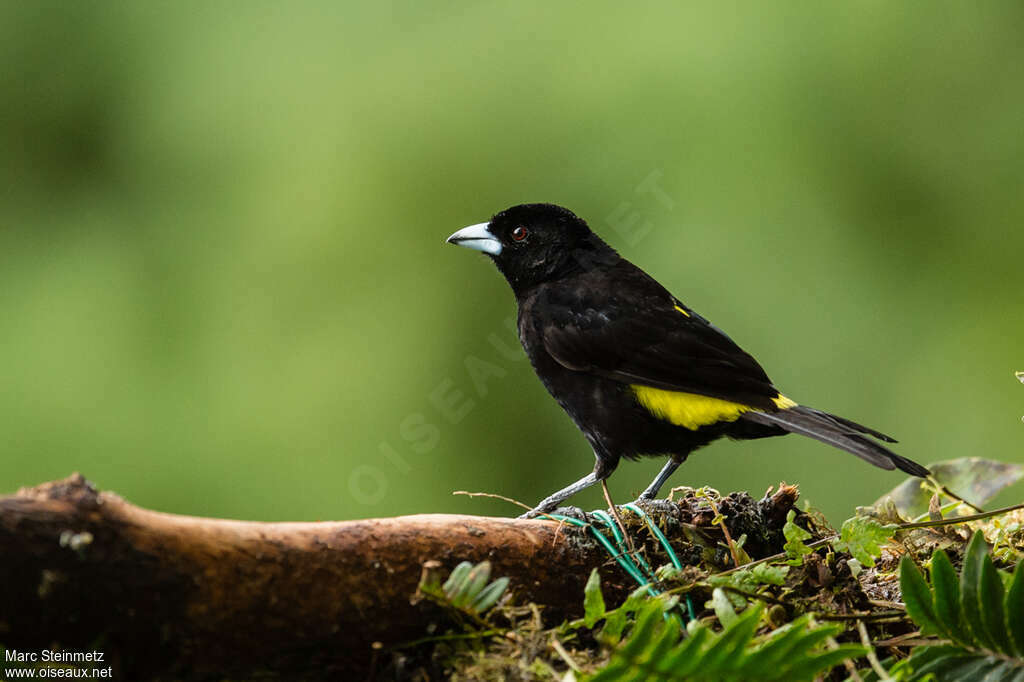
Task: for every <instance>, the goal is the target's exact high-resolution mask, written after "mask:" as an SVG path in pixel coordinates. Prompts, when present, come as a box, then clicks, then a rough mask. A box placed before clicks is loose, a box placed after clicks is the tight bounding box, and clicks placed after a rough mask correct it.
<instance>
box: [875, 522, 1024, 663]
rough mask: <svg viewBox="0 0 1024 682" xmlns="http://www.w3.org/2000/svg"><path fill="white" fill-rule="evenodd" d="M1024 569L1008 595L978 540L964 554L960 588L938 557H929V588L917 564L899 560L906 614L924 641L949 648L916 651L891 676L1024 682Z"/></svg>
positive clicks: (950, 569) (1015, 576)
mask: <svg viewBox="0 0 1024 682" xmlns="http://www.w3.org/2000/svg"><path fill="white" fill-rule="evenodd" d="M1022 565H1024V564H1018V566H1017V569H1016V570H1015V571H1014V573H1013V576H1012V577H1010V578H1009V588H1008V589H1007V588H1005V587H1004V579H1003V577H1002V576H1001V575H1000V573H999V571H998V570H997V569H996V567H995V564H993V563H992V557H991V556H989V553H988V546H987V545H986V544H985V538H984V536H983V535H982V534H981V532H976V533H975V534H974V537H972V538H971V541H970V543H969V544H968V546H967V552H966V554H965V555H964V562H963V568H962V569H961V572H960V580H959V581H957V580H956V576H955V574H954V572H953V565H952V564H951V563H950V561H949V557H947V556H946V553H945V552H943V551H942V550H936V551H935V553H934V554H933V555H932V560H931V573H932V576H931V577H932V583H931V586H929V585H928V583H927V582H925V580H924V578H923V577H922V575H921V573H920V571H919V570H918V569H917V566H916V565H915V564H914V561H913V560H912V559H911V558H910V557H909V556H904V557H903V560H902V561H901V562H900V589H901V590H902V591H903V601H904V602H905V603H906V605H907V613H908V614H909V615H910V617H911V619H913V621H914V622H915V623H916V624H917V625H918V626H919V627H920V628H921V632H922V633H924V634H926V635H936V636H938V637H940V638H942V640H947V641H948V642H950V643H949V644H946V643H942V642H940V643H937V644H935V645H931V646H921V647H918V648H916V649H915V650H914V653H913V654H912V655H911V656H910V658H908V659H907V660H905V661H902V662H900V663H898V664H897V665H895V666H893V669H892V671H893V673H894V675H895V674H897V673H898V674H899V675H901V677H899V679H905V680H908V681H911V680H924V679H932V680H935V681H936V682H944V681H950V682H952V681H954V680H956V681H959V680H975V679H979V680H980V679H985V680H992V681H993V682H994V681H996V680H1024V647H1022V646H1021V645H1022V643H1024V569H1022V568H1021V566H1022Z"/></svg>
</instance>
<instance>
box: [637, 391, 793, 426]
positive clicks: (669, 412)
mask: <svg viewBox="0 0 1024 682" xmlns="http://www.w3.org/2000/svg"><path fill="white" fill-rule="evenodd" d="M630 388H632V389H633V394H634V395H635V396H636V399H637V401H638V402H639V403H640V404H641V405H643V406H644V407H645V408H647V410H648V411H650V413H651V414H653V415H654V416H655V417H658V418H659V419H664V420H666V421H668V422H671V423H672V424H675V425H676V426H682V427H683V428H686V429H690V430H691V431H696V430H697V429H698V428H700V427H702V426H708V425H709V424H717V423H718V422H734V421H736V420H737V419H739V418H740V415H741V414H743V413H744V412H750V411H755V410H757V408H756V407H751V406H750V405H744V404H742V403H734V402H731V401H729V400H722V399H721V398H711V397H709V396H706V395H698V394H696V393H683V392H682V391H666V390H664V389H660V388H652V387H651V386H642V385H640V384H630ZM772 402H774V403H775V404H776V405H777V406H778V407H779V409H782V410H784V409H787V408H790V407H796V403H795V402H793V401H792V400H790V399H789V398H787V397H786V396H784V395H782V394H779V397H778V398H773V399H772Z"/></svg>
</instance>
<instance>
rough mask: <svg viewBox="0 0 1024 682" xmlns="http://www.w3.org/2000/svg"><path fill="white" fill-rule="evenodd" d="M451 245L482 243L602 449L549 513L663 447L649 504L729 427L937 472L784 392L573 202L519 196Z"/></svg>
mask: <svg viewBox="0 0 1024 682" xmlns="http://www.w3.org/2000/svg"><path fill="white" fill-rule="evenodd" d="M448 242H449V243H452V244H457V245H459V246H465V247H467V248H470V249H475V250H477V251H482V252H484V253H485V254H487V255H488V256H490V258H491V260H493V261H494V264H495V265H497V266H498V270H500V271H501V274H503V275H504V276H505V279H506V280H508V283H509V284H510V285H511V286H512V291H513V292H514V293H515V297H516V303H517V304H518V307H519V340H520V341H521V342H522V344H523V348H524V349H526V354H527V356H529V358H530V362H531V363H532V364H533V368H534V370H535V371H536V372H537V376H539V377H540V380H541V381H542V382H543V383H544V386H545V387H546V388H547V389H548V392H549V393H551V395H552V397H554V399H555V400H556V401H558V404H559V405H561V406H562V409H564V410H565V411H566V412H567V413H568V414H569V416H570V417H571V418H572V420H573V421H574V422H575V423H576V426H577V427H579V429H580V430H581V431H582V432H583V435H584V436H585V437H586V439H587V441H589V443H590V446H591V447H592V448H593V449H594V456H595V457H596V458H597V462H596V463H595V465H594V470H593V472H591V473H590V474H587V475H586V476H584V477H583V478H582V479H580V480H579V481H577V482H576V483H573V484H572V485H570V486H567V487H566V488H563V489H562V490H559V491H558V492H556V493H554V494H552V495H550V496H548V497H546V498H544V499H543V500H542V501H541V502H540V503H539V504H538V505H537V506H536V507H535V508H534V509H533V510H532V511H530V512H528V513H527V514H524V517H529V516H536V515H537V514H540V513H543V512H547V511H550V510H552V509H554V508H555V507H557V506H558V505H559V504H560V503H561V502H562V501H564V500H565V499H566V498H568V497H570V496H571V495H574V494H576V493H578V492H579V491H581V490H583V489H585V488H587V487H589V486H591V485H594V484H595V483H597V482H599V481H602V480H604V479H605V478H607V477H608V476H609V475H611V473H612V472H613V471H614V470H615V467H616V466H617V465H618V463H619V459H620V458H622V457H626V458H629V459H636V458H637V457H639V456H641V455H654V456H657V455H663V456H664V455H667V456H668V457H669V460H668V462H667V463H666V464H665V466H664V468H663V469H662V470H661V472H660V473H659V474H658V475H657V477H656V478H655V479H654V481H653V482H652V483H651V484H650V485H649V486H648V487H647V489H646V490H644V491H643V493H641V495H640V498H641V499H653V498H654V497H655V496H656V495H657V494H658V491H659V490H660V489H661V486H662V484H664V483H665V481H666V480H667V479H668V477H669V476H671V475H672V472H674V471H675V470H676V468H677V467H678V466H679V465H680V464H682V463H683V461H684V460H686V458H687V456H688V455H689V454H690V453H691V452H693V451H694V450H696V449H697V448H700V447H702V446H704V445H707V444H708V443H710V442H711V441H713V440H715V439H717V438H721V437H722V436H728V437H729V438H733V439H738V440H744V439H751V438H763V437H765V436H779V435H783V434H786V433H798V434H800V435H802V436H808V437H810V438H815V439H817V440H820V441H821V442H823V443H827V444H829V445H832V446H834V447H837V448H839V449H840V450H845V451H846V452H850V453H852V454H854V455H857V456H858V457H860V458H861V459H863V460H866V461H868V462H871V463H872V464H874V465H875V466H878V467H881V468H883V469H895V468H898V469H901V470H903V471H905V472H907V473H908V474H913V475H914V476H922V477H924V476H928V473H929V472H928V470H927V469H925V468H924V467H923V466H921V465H920V464H917V463H916V462H912V461H911V460H909V459H907V458H905V457H901V456H900V455H897V454H896V453H894V452H892V451H891V450H889V449H888V448H886V447H885V446H883V445H880V444H879V443H878V442H876V441H875V440H873V439H878V440H882V441H885V442H887V443H894V442H895V441H894V440H893V439H892V438H890V437H889V436H886V435H885V434H882V433H879V432H878V431H875V430H873V429H869V428H867V427H865V426H861V425H860V424H857V423H855V422H852V421H850V420H848V419H843V418H842V417H837V416H835V415H832V414H828V413H826V412H822V411H820V410H816V409H814V408H813V407H807V406H805V405H799V404H797V403H796V402H794V401H793V400H790V399H789V398H787V397H786V396H785V395H783V394H782V393H780V392H779V391H778V389H776V388H775V386H774V385H772V382H771V380H770V379H769V378H768V375H767V374H765V372H764V370H763V369H761V366H760V365H759V364H758V363H757V361H756V360H755V359H754V358H753V357H751V356H750V355H749V354H747V353H746V352H745V351H744V350H743V349H741V348H740V347H739V346H737V345H736V344H735V343H734V342H733V340H732V339H730V338H729V337H728V336H726V335H725V333H724V332H722V331H721V330H720V329H718V328H717V327H715V326H714V325H713V324H711V323H710V322H708V321H707V320H706V319H704V318H703V317H701V316H700V315H698V314H697V313H696V312H694V311H693V310H691V309H690V308H688V307H687V306H685V305H684V304H683V303H682V302H681V301H680V300H679V299H678V298H676V297H675V296H673V295H672V294H670V293H669V292H668V291H667V290H666V289H665V288H664V287H663V286H661V285H660V284H658V282H656V281H655V280H654V279H653V278H652V277H651V276H650V275H648V274H647V273H646V272H644V271H643V270H641V269H640V268H638V267H636V266H635V265H633V264H632V263H630V262H629V261H627V260H626V259H625V258H622V257H621V256H620V255H619V254H618V253H616V251H615V250H614V249H612V248H611V247H610V246H608V245H607V244H606V243H605V242H604V241H602V240H601V238H600V237H598V236H597V235H596V234H594V233H593V232H591V231H590V228H589V227H587V224H586V223H585V222H584V221H583V220H581V219H580V218H578V217H576V215H575V214H573V213H572V212H571V211H569V210H567V209H565V208H562V207H560V206H555V205H553V204H523V205H520V206H513V207H512V208H509V209H507V210H505V211H502V212H501V213H498V214H497V215H495V216H494V217H493V218H492V219H491V220H490V222H488V223H480V224H478V225H471V226H469V227H466V228H464V229H461V230H459V231H458V232H456V233H455V234H453V235H452V236H450V237H449V238H448Z"/></svg>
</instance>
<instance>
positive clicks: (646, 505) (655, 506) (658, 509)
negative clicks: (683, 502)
mask: <svg viewBox="0 0 1024 682" xmlns="http://www.w3.org/2000/svg"><path fill="white" fill-rule="evenodd" d="M633 504H635V505H636V506H638V507H640V508H641V509H643V510H644V511H645V512H654V513H656V514H668V513H671V512H674V511H676V509H677V507H676V504H675V502H672V501H671V500H667V499H657V498H654V497H647V496H645V495H640V497H638V498H636V499H635V500H633Z"/></svg>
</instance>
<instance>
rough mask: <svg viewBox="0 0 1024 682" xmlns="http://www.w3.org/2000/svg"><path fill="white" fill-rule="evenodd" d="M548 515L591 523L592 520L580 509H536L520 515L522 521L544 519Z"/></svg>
mask: <svg viewBox="0 0 1024 682" xmlns="http://www.w3.org/2000/svg"><path fill="white" fill-rule="evenodd" d="M548 514H559V515H561V516H568V517H569V518H573V519H577V520H579V521H584V522H587V523H589V521H590V519H589V518H588V517H587V513H586V512H585V511H583V510H582V509H580V508H579V507H559V508H558V509H553V510H552V509H548V510H545V509H541V508H540V507H535V508H533V509H531V510H530V511H528V512H526V513H525V514H522V515H520V516H519V517H518V518H520V519H535V518H537V517H543V516H546V515H548Z"/></svg>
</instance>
